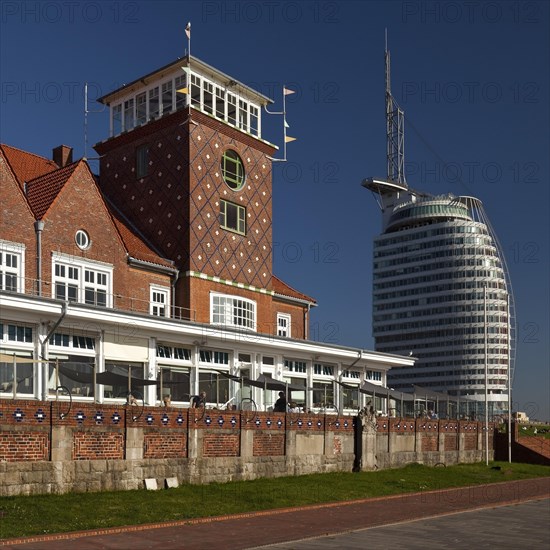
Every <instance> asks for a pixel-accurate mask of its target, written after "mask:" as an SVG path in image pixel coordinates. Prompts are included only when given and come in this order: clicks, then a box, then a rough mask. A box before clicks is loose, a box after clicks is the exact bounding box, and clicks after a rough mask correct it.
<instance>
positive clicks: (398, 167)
mask: <svg viewBox="0 0 550 550" xmlns="http://www.w3.org/2000/svg"><path fill="white" fill-rule="evenodd" d="M384 61H385V65H386V159H387V171H388V179H389V180H390V181H395V182H397V183H403V184H405V185H406V183H407V182H406V179H405V113H404V112H403V110H402V109H401V108H400V107H399V105H398V104H397V101H395V99H394V97H393V96H392V93H391V75H390V52H389V50H388V29H386V31H385V49H384Z"/></svg>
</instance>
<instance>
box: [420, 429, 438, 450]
mask: <svg viewBox="0 0 550 550" xmlns="http://www.w3.org/2000/svg"><path fill="white" fill-rule="evenodd" d="M437 442H438V439H437V434H436V435H433V434H431V433H423V434H422V440H421V450H422V451H437Z"/></svg>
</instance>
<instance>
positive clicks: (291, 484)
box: [0, 462, 550, 539]
mask: <svg viewBox="0 0 550 550" xmlns="http://www.w3.org/2000/svg"><path fill="white" fill-rule="evenodd" d="M544 476H550V468H549V467H547V466H536V465H531V464H516V463H512V464H509V463H507V462H493V463H491V464H490V466H489V467H487V466H486V465H485V464H484V463H482V464H459V465H455V466H449V467H447V468H443V467H440V468H437V467H429V466H423V465H420V464H411V465H408V466H406V467H404V468H399V469H389V470H380V471H374V472H359V473H347V472H345V473H329V474H312V475H305V476H293V477H279V478H271V479H266V478H263V479H257V480H253V481H236V482H230V483H211V484H208V485H182V486H180V487H178V488H173V489H169V490H159V491H145V490H135V491H116V492H101V493H69V494H62V495H31V496H17V497H2V498H0V539H9V538H14V537H25V536H32V535H44V534H52V533H64V532H69V531H81V530H87V529H104V528H108V527H120V526H124V525H140V524H144V523H158V522H164V521H176V520H185V519H192V518H199V517H212V516H221V515H228V514H238V513H246V512H255V511H260V510H272V509H276V508H286V507H291V506H305V505H312V504H321V503H327V502H340V501H346V500H355V499H362V498H370V497H378V496H385V495H394V494H402V493H410V492H417V491H431V490H436V489H444V488H450V487H463V486H466V485H477V484H483V483H496V482H499V481H512V480H516V479H529V478H536V477H544Z"/></svg>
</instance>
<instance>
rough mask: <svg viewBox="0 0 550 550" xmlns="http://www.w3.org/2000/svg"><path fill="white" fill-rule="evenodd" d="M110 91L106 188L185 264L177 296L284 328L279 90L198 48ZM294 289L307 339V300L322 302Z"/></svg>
mask: <svg viewBox="0 0 550 550" xmlns="http://www.w3.org/2000/svg"><path fill="white" fill-rule="evenodd" d="M99 101H101V102H102V103H104V104H105V105H108V106H109V110H110V137H109V138H108V139H106V140H104V141H102V142H101V143H98V144H96V146H95V149H96V151H97V152H98V153H99V154H100V155H101V161H100V174H101V177H100V185H101V189H102V191H103V192H104V194H105V195H106V196H107V197H108V199H109V200H110V201H111V202H112V203H113V205H114V206H115V207H116V208H117V209H118V210H120V211H121V212H122V214H123V215H124V216H125V217H126V218H127V219H128V220H129V221H130V222H131V223H132V224H133V226H134V227H135V228H136V229H137V230H138V231H139V232H140V233H141V234H142V235H143V236H144V237H145V238H146V239H147V240H148V241H149V242H150V243H152V244H153V245H154V246H155V247H156V248H157V250H158V251H159V253H161V254H162V255H163V256H165V257H166V258H169V259H171V260H173V261H174V262H175V265H176V266H177V268H178V269H179V270H180V276H179V279H178V282H177V284H176V289H175V293H174V296H173V298H172V300H173V302H174V304H175V305H177V306H178V307H179V308H182V309H181V311H182V316H183V317H186V318H190V319H191V320H196V321H199V322H204V323H213V324H217V323H220V324H224V325H228V324H229V325H233V326H236V327H242V328H245V329H251V330H257V331H258V332H267V333H275V334H277V324H278V323H279V321H278V318H277V314H276V311H275V310H277V307H274V305H273V301H274V296H275V294H276V293H277V289H275V290H274V289H273V281H272V279H273V274H272V163H271V160H270V157H271V156H272V155H273V154H274V153H275V152H276V147H275V146H273V145H272V144H270V143H268V142H267V141H265V140H264V139H262V135H261V129H262V125H261V113H262V107H263V106H265V105H267V104H268V103H270V102H271V100H270V99H269V98H267V97H265V96H263V95H262V94H260V93H258V92H256V91H254V90H252V89H251V88H249V87H248V86H246V85H244V84H242V83H240V82H237V81H236V80H234V79H233V78H231V77H229V76H227V75H226V74H224V73H222V72H220V71H218V70H217V69H214V68H213V67H211V66H209V65H207V64H206V63H204V62H202V61H200V60H199V59H197V58H195V57H190V56H187V57H185V58H182V59H178V60H177V61H175V62H173V63H171V64H169V65H166V66H165V67H163V68H161V69H159V70H157V71H154V72H152V73H150V74H148V75H146V76H143V77H141V78H139V79H137V80H135V81H134V82H132V83H130V84H127V85H125V86H123V87H122V88H119V89H117V90H115V91H114V92H112V93H110V94H108V95H106V96H104V97H102V98H100V100H99ZM279 282H280V281H277V284H278V283H279ZM284 286H285V288H288V287H286V285H284ZM290 290H291V289H290ZM283 293H284V294H285V296H286V297H287V298H290V302H289V303H287V306H291V310H292V309H293V308H294V309H296V306H298V310H299V311H298V310H296V311H294V310H293V311H287V312H286V314H287V315H292V316H293V317H294V319H293V321H295V323H297V325H296V324H295V327H296V329H298V328H299V327H300V325H303V326H302V330H298V331H297V334H296V335H300V337H304V336H305V333H306V329H305V325H304V318H305V316H304V308H305V307H306V306H307V307H309V305H314V301H313V300H312V299H308V298H307V297H304V295H300V294H299V293H296V296H292V292H283ZM292 298H298V299H299V300H298V302H296V303H294V302H293V301H292ZM303 298H306V299H305V300H304V299H303ZM308 300H309V301H310V303H309V304H307V302H308ZM279 309H280V308H279ZM287 309H288V308H287ZM252 310H253V311H252ZM284 335H287V334H284ZM288 335H290V334H288Z"/></svg>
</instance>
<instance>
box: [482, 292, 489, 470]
mask: <svg viewBox="0 0 550 550" xmlns="http://www.w3.org/2000/svg"><path fill="white" fill-rule="evenodd" d="M483 332H484V337H485V464H486V465H487V466H489V407H488V399H487V371H488V368H489V366H488V364H487V284H485V287H484V288H483Z"/></svg>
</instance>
